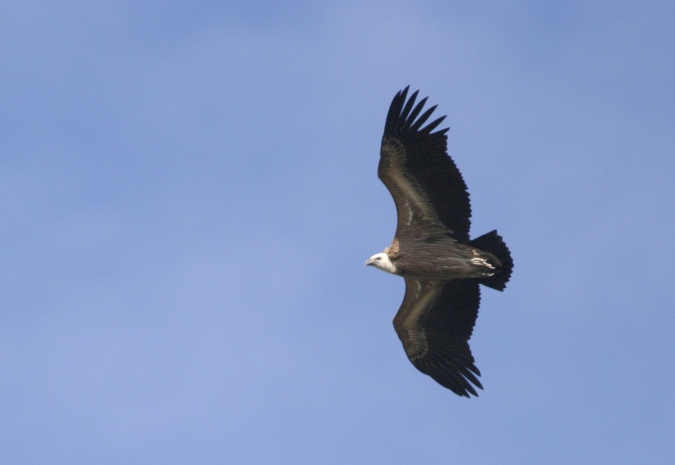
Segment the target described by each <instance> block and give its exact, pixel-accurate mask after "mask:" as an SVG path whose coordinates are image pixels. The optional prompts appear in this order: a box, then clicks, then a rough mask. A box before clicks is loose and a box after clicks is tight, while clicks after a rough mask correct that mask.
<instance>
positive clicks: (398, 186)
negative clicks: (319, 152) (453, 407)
mask: <svg viewBox="0 0 675 465" xmlns="http://www.w3.org/2000/svg"><path fill="white" fill-rule="evenodd" d="M409 87H410V86H408V87H406V88H405V89H403V90H402V91H399V92H398V93H397V94H396V96H395V97H394V99H393V101H392V102H391V106H390V107H389V112H388V114H387V120H386V122H385V125H384V135H383V136H382V146H381V149H380V163H379V166H378V170H377V174H378V177H379V178H380V180H381V181H382V182H383V183H384V185H385V186H386V187H387V189H388V190H389V192H390V193H391V196H392V197H393V198H394V204H395V205H396V213H397V217H398V218H397V220H398V224H397V226H396V234H395V236H394V240H393V241H392V243H391V245H390V246H389V247H387V248H385V249H384V252H381V253H377V254H375V255H373V256H372V257H370V258H369V259H368V260H367V261H366V265H370V266H374V267H376V268H379V269H380V270H383V271H386V272H388V273H392V274H396V275H399V276H402V277H403V279H404V280H405V295H404V297H403V302H402V303H401V307H400V308H399V310H398V312H397V313H396V316H395V317H394V328H395V329H396V333H397V334H398V337H399V338H400V339H401V342H402V343H403V348H404V350H405V353H406V355H407V356H408V358H409V359H410V361H411V362H412V364H413V365H414V366H415V367H416V368H417V369H418V370H419V371H421V372H422V373H424V374H427V375H429V376H431V377H432V378H433V379H434V380H435V381H436V382H438V383H439V384H440V385H441V386H443V387H446V388H448V389H450V390H451V391H452V392H454V393H455V394H457V395H459V396H464V397H471V396H470V395H474V396H477V395H478V394H477V393H476V389H475V388H476V387H477V388H480V389H483V386H482V385H481V383H480V381H479V380H478V377H479V376H480V371H479V370H478V368H477V367H476V365H475V363H474V358H473V355H471V349H470V348H469V339H470V338H471V333H472V331H473V327H474V324H475V322H476V317H477V316H478V306H479V305H480V285H481V284H482V285H483V286H487V287H489V288H492V289H496V290H498V291H503V290H504V289H505V287H506V283H507V282H508V281H509V278H510V277H511V272H512V270H513V260H512V259H511V253H510V251H509V249H508V248H507V247H506V244H505V243H504V241H503V240H502V238H501V236H499V234H497V231H496V230H494V231H491V232H489V233H487V234H484V235H482V236H480V237H477V238H475V239H470V237H469V227H470V224H471V221H470V218H471V205H470V203H469V193H468V191H467V187H466V184H465V182H464V179H463V178H462V175H461V174H460V172H459V170H458V169H457V166H456V165H455V163H454V162H453V161H452V159H451V158H450V157H449V156H448V153H447V136H446V132H447V131H448V130H449V128H446V129H440V130H437V131H435V132H434V130H435V129H436V128H437V127H438V125H439V124H441V122H442V121H443V120H444V119H445V116H442V117H440V118H438V119H435V120H434V121H432V122H431V123H429V124H427V125H426V126H424V124H425V123H426V122H427V120H428V119H429V117H430V116H431V115H432V113H433V112H434V110H435V109H436V106H433V107H431V108H428V109H427V110H426V111H424V112H423V110H424V106H425V104H426V101H427V98H424V99H422V100H420V101H419V102H418V103H417V104H415V101H416V99H417V95H418V93H419V91H417V92H415V93H413V94H412V95H411V96H410V97H409V98H408V89H409ZM423 126H424V127H423Z"/></svg>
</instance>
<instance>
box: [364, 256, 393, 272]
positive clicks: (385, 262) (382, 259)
mask: <svg viewBox="0 0 675 465" xmlns="http://www.w3.org/2000/svg"><path fill="white" fill-rule="evenodd" d="M369 265H370V266H374V267H375V268H379V269H380V270H382V271H386V272H387V273H392V274H396V265H394V262H392V261H391V259H390V258H389V255H387V254H386V253H384V252H380V253H376V254H375V255H373V256H372V257H370V258H369V259H368V260H366V266H369Z"/></svg>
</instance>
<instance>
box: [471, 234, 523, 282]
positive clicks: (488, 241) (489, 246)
mask: <svg viewBox="0 0 675 465" xmlns="http://www.w3.org/2000/svg"><path fill="white" fill-rule="evenodd" d="M468 245H469V246H471V247H475V248H477V249H480V250H484V251H486V252H489V253H491V254H492V255H494V256H495V257H497V260H499V263H500V264H501V266H498V267H497V272H495V274H493V275H492V276H488V277H487V278H480V279H479V282H480V283H481V284H485V285H486V286H487V287H491V288H492V289H496V290H498V291H503V290H504V289H505V288H506V283H508V282H509V279H510V278H511V272H512V271H513V259H512V258H511V252H510V251H509V248H508V247H506V244H505V243H504V240H503V239H502V237H501V236H500V235H499V234H497V230H496V229H495V230H494V231H490V232H489V233H487V234H483V235H482V236H480V237H477V238H475V239H474V240H472V241H470V242H469V244H468Z"/></svg>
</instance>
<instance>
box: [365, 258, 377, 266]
mask: <svg viewBox="0 0 675 465" xmlns="http://www.w3.org/2000/svg"><path fill="white" fill-rule="evenodd" d="M374 262H375V260H373V259H372V257H371V258H369V259H368V260H366V266H368V265H372V264H373V263H374Z"/></svg>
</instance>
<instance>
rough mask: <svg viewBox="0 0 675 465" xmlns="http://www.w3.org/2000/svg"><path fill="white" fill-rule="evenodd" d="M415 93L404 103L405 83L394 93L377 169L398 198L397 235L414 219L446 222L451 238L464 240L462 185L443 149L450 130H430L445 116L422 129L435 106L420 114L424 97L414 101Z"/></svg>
mask: <svg viewBox="0 0 675 465" xmlns="http://www.w3.org/2000/svg"><path fill="white" fill-rule="evenodd" d="M418 92H419V91H416V92H415V93H414V94H412V95H411V96H410V98H409V99H408V100H407V102H406V96H407V94H408V87H406V88H405V89H404V90H403V91H400V92H398V93H397V94H396V96H395V97H394V100H393V101H392V102H391V106H390V107H389V113H388V114H387V121H386V123H385V126H384V135H383V136H382V147H381V149H380V165H379V167H378V172H377V174H378V176H379V178H380V179H381V180H382V182H383V183H384V185H385V186H387V189H389V192H390V193H391V195H392V197H393V198H394V202H395V203H396V211H397V213H398V226H397V230H396V236H397V237H400V236H401V235H402V234H403V233H404V232H405V231H404V230H405V228H407V227H409V226H411V225H412V224H416V225H423V224H428V223H431V224H436V225H443V226H445V227H446V228H448V229H450V230H451V235H452V237H454V238H455V239H457V240H458V241H460V242H464V243H465V242H467V241H468V240H469V227H470V225H471V221H470V219H469V218H470V217H471V205H470V203H469V194H468V192H467V188H466V184H465V183H464V179H462V175H461V174H460V172H459V170H458V169H457V166H455V163H454V162H453V161H452V159H451V158H450V157H449V156H448V154H447V136H446V135H445V133H446V132H447V131H448V129H447V128H446V129H441V130H439V131H436V132H431V131H433V130H434V129H435V128H436V127H437V126H438V125H439V124H441V122H442V121H443V119H445V116H443V117H440V118H438V119H436V120H434V121H432V122H431V123H429V124H428V125H427V126H425V127H424V128H422V125H423V124H424V123H426V121H427V120H428V119H429V117H430V116H431V114H432V113H433V111H434V110H435V109H436V106H433V107H431V108H429V109H428V110H426V111H425V112H424V113H423V114H422V115H421V116H420V113H421V112H422V109H423V108H424V104H425V103H426V101H427V99H426V98H424V99H422V100H421V101H420V102H419V103H418V104H417V105H415V99H416V98H417V94H418ZM418 116H419V117H418ZM403 235H404V234H403Z"/></svg>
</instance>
